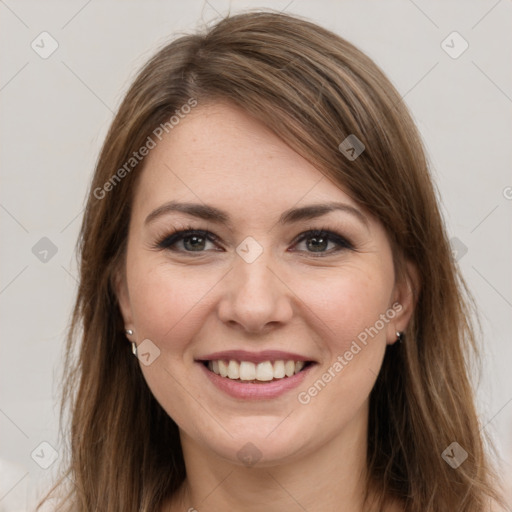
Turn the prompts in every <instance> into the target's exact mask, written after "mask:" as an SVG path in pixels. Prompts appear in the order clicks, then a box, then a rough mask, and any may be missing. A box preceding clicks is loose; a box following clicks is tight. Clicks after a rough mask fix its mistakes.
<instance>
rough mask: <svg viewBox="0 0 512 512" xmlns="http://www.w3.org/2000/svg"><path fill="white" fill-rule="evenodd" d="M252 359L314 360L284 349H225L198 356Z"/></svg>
mask: <svg viewBox="0 0 512 512" xmlns="http://www.w3.org/2000/svg"><path fill="white" fill-rule="evenodd" d="M221 359H222V360H224V361H231V360H235V361H250V362H252V363H263V362H264V361H279V360H283V361H313V362H314V360H313V359H312V358H310V357H305V356H301V355H300V354H294V353H292V352H283V351H282V350H263V351H262V352H248V351H247V350H224V351H222V352H212V353H211V354H207V355H205V356H201V357H198V358H197V359H196V361H218V360H221Z"/></svg>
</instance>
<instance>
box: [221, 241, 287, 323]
mask: <svg viewBox="0 0 512 512" xmlns="http://www.w3.org/2000/svg"><path fill="white" fill-rule="evenodd" d="M258 246H259V248H258V247H257V246H256V244H255V243H254V242H253V241H251V240H249V241H247V243H246V244H244V242H242V243H241V244H240V245H239V246H238V247H237V254H236V255H235V258H234V262H233V270H232V271H231V272H230V276H229V280H228V283H227V290H226V294H225V296H224V297H223V300H222V303H221V307H220V310H219V314H220V316H221V319H222V320H223V321H225V322H228V323H233V322H236V323H237V324H240V325H242V326H243V327H244V328H245V329H246V330H249V331H260V330H261V329H263V328H264V327H265V326H266V325H267V324H269V323H272V322H285V321H287V320H289V318H290V317H291V314H292V308H291V304H290V301H289V297H288V296H287V295H288V294H287V293H286V287H285V286H284V284H283V283H282V282H281V280H280V279H278V277H277V276H276V275H275V270H271V269H273V268H275V267H276V265H275V262H274V261H273V256H272V251H270V250H266V249H265V250H264V249H263V247H262V246H261V245H260V244H258ZM244 249H245V250H244Z"/></svg>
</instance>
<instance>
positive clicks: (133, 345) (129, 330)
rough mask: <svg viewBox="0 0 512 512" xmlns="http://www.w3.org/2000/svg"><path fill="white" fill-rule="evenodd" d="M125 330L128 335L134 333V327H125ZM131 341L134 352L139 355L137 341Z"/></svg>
mask: <svg viewBox="0 0 512 512" xmlns="http://www.w3.org/2000/svg"><path fill="white" fill-rule="evenodd" d="M124 332H125V334H126V335H127V336H132V335H133V329H125V331H124ZM130 343H131V344H132V354H133V355H135V356H136V355H137V343H135V342H134V341H131V342H130Z"/></svg>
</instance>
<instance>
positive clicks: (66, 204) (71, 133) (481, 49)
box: [0, 0, 512, 512]
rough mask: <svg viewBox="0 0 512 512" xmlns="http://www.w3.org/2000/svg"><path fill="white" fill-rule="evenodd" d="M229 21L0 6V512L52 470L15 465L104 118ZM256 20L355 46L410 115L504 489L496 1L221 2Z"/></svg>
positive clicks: (511, 149) (187, 13)
mask: <svg viewBox="0 0 512 512" xmlns="http://www.w3.org/2000/svg"><path fill="white" fill-rule="evenodd" d="M229 7H230V4H229V3H228V2H227V1H223V0H209V1H202V0H194V1H190V0H189V1H187V2H186V3H185V2H165V1H159V2H154V1H152V2H142V1H137V2H134V1H130V2H128V1H125V2H112V1H105V0H103V1H99V0H92V1H91V0H89V1H86V0H80V1H67V2H64V1H62V2H44V3H43V2H24V1H18V2H16V1H15V0H5V1H3V0H0V55H1V63H2V73H1V75H0V102H1V112H2V115H1V121H0V130H1V140H2V148H1V149H2V151H1V156H2V160H1V184H2V186H1V193H0V222H1V229H2V244H1V262H2V264H1V267H0V322H1V323H0V325H1V336H2V338H1V358H0V440H1V441H0V443H1V452H0V511H2V512H5V511H9V512H12V511H22V510H23V511H24V510H31V509H32V508H33V503H34V500H35V499H36V496H38V495H39V494H40V493H41V491H42V490H43V489H44V488H45V486H46V485H48V482H49V481H51V479H52V478H53V476H54V470H55V469H56V467H57V463H55V464H53V465H52V466H50V468H49V469H46V470H45V469H42V468H41V467H40V466H39V465H38V464H36V462H35V461H34V460H33V458H32V457H31V453H33V451H34V450H35V452H34V459H36V460H39V461H40V462H41V461H43V462H44V461H47V462H49V461H51V460H49V459H48V457H50V455H51V453H50V452H51V449H50V448H49V447H48V446H47V445H43V446H42V447H41V446H40V443H42V442H47V443H49V444H50V445H51V446H53V447H54V448H55V450H56V451H57V452H59V450H61V448H60V447H61V440H60V439H59V437H58V432H57V428H58V423H57V420H58V417H57V414H58V404H57V401H56V400H57V397H58V393H59V391H60V385H59V382H58V381H57V380H56V378H57V377H58V376H59V375H60V364H61V356H62V350H63V344H64V334H65V330H66V327H67V325H68V321H69V314H70V311H71V307H72V303H73V300H74V295H75V291H76V280H75V276H76V265H75V256H74V252H73V251H74V244H75V241H76V238H77V234H78V229H79V226H80V220H81V213H82V209H83V204H84V197H85V193H86V190H87V186H88V182H89V179H90V177H91V174H92V172H93V168H94V164H95V161H96V158H97V155H98V152H99V148H100V145H101V143H102V141H103V138H104V136H105V134H106V131H107V129H108V125H109V123H110V121H111V119H112V116H113V112H114V111H115V110H116V108H117V106H118V105H119V102H120V100H121V98H122V96H123V93H124V92H125V91H126V89H127V87H128V85H129V83H130V81H131V80H132V79H133V77H134V76H135V73H136V70H137V69H138V68H139V67H140V66H141V65H142V64H143V63H144V62H145V60H146V59H147V58H148V57H149V56H150V55H151V54H152V53H153V52H154V50H155V49H156V48H157V47H159V46H160V45H161V44H163V43H164V42H165V41H167V40H169V39H171V38H172V37H173V36H174V35H176V33H177V32H179V31H193V30H194V29H195V28H196V27H197V26H198V24H200V23H205V22H210V21H212V20H214V19H215V18H217V17H218V16H219V14H226V13H227V11H228V10H229ZM256 7H271V8H274V9H278V10H281V9H284V10H285V11H286V12H290V13H295V14H299V15H302V16H306V17H308V18H310V19H311V20H313V21H316V22H318V23H320V24H321V25H323V26H324V27H326V28H328V29H331V30H333V31H335V32H337V33H339V34H340V35H342V36H343V37H345V38H346V39H348V40H349V41H351V42H353V43H355V44H356V45H357V46H359V47H360V48H361V49H362V50H363V51H365V52H366V53H368V54H369V55H370V56H371V57H372V58H373V59H374V60H375V61H376V62H377V64H378V65H380V66H381V67H382V68H383V70H384V71H385V72H386V73H387V75H388V76H389V77H390V79H391V80H392V81H393V83H394V84H395V85H396V87H397V89H398V90H399V91H400V93H401V94H402V95H403V96H404V98H405V102H406V103H407V105H408V106H409V107H410V109H411V111H412V113H413V116H414V118H415V120H416V122H417V124H418V126H419V128H420V131H421V133H422V136H423V138H424V141H425V145H426V148H427V151H428V152H429V155H430V160H431V164H432V172H433V174H434V177H435V180H436V183H437V185H438V187H439V191H440V193H441V196H442V201H443V204H442V208H443V214H444V215H445V218H446V223H447V227H448V231H449V233H450V236H451V237H456V238H457V239H458V240H459V242H456V243H457V244H458V246H459V248H462V249H464V247H466V248H467V253H465V254H464V255H463V256H462V257H461V258H460V259H459V264H460V267H461V269H462V271H463V274H464V276H465V277H466V278H467V281H468V283H469V285H470V287H471V289H472V291H473V293H474V295H475V297H476V299H477V302H478V304H479V306H480V311H481V318H482V322H483V327H484V334H485V347H486V348H485V352H484V358H485V360H484V362H485V368H484V372H483V376H482V379H481V381H480V384H479V386H478V397H479V409H480V411H481V422H482V428H483V429H485V430H486V431H487V432H488V433H489V434H490V435H491V437H492V438H493V439H494V441H495V443H496V446H497V451H498V454H499V456H500V457H501V458H502V459H503V469H502V474H503V475H506V476H507V479H508V481H510V480H512V403H511V402H512V385H511V384H512V372H511V369H510V363H511V362H512V343H511V339H510V327H511V325H510V324H511V323H510V319H511V316H512V315H511V313H512V287H511V283H512V279H511V277H512V276H511V273H512V272H511V265H510V262H511V261H512V258H511V256H512V243H511V232H512V231H511V218H512V216H511V210H512V176H511V173H510V168H511V153H512V144H511V134H512V118H511V115H510V114H511V104H512V99H511V98H512V70H511V66H510V63H511V62H512V55H511V53H512V52H511V49H512V42H511V38H510V26H511V25H510V22H511V18H512V5H511V2H510V0H499V1H496V0H490V1H467V0H466V1H462V0H460V1H458V2H426V1H420V0H415V1H414V2H413V1H411V0H396V1H387V0H386V1H382V0H379V1H365V2H358V1H344V0H342V1H340V0H338V1H327V0H324V1H315V2H312V1H307V0H294V1H291V2H290V1H289V0H284V1H276V2H270V1H267V2H254V1H252V2H251V1H244V2H232V3H231V12H238V11H240V10H245V9H247V8H256ZM43 31H47V32H48V33H50V34H51V36H52V37H53V38H54V39H55V40H56V41H57V42H58V48H57V50H56V51H55V52H54V53H53V54H52V55H51V56H49V57H48V58H46V59H43V58H41V57H40V55H39V54H38V53H36V52H35V51H34V50H33V49H32V48H31V43H32V41H34V40H35V43H34V44H38V45H39V47H42V46H43V45H44V48H45V51H47V50H48V49H49V48H50V46H49V45H50V41H49V39H46V40H45V42H43V43H42V42H41V37H38V36H39V34H40V33H41V32H43ZM453 31H457V32H458V33H459V34H460V35H461V36H462V37H463V38H464V40H465V41H467V43H468V44H469V47H468V49H467V50H466V51H465V52H464V53H462V54H461V55H460V56H459V57H458V58H452V57H451V56H450V55H448V53H446V51H445V50H444V49H443V46H442V42H443V41H444V40H445V39H446V38H447V36H449V35H450V34H451V33H452V32H453ZM454 37H455V39H454ZM457 37H458V36H450V38H448V39H447V41H446V42H445V43H444V46H445V48H446V46H448V47H450V46H451V47H453V48H452V49H451V50H449V51H451V52H452V53H453V52H458V51H460V49H461V48H462V46H461V44H463V42H462V41H461V40H457ZM40 51H43V48H40ZM507 187H508V188H507ZM42 237H47V238H49V239H50V240H51V241H52V243H53V244H55V246H56V247H57V249H58V252H57V253H56V254H55V255H54V256H53V257H51V258H49V256H48V261H47V262H46V263H45V262H42V261H40V260H39V259H38V258H37V257H36V255H35V254H34V253H33V252H32V248H33V246H34V245H35V244H36V243H37V242H38V241H39V240H40V239H41V238H42ZM463 252H464V250H463V251H462V252H461V251H459V256H460V255H461V254H463ZM40 256H43V255H42V254H41V255H40ZM59 453H60V452H59ZM38 455H39V457H38Z"/></svg>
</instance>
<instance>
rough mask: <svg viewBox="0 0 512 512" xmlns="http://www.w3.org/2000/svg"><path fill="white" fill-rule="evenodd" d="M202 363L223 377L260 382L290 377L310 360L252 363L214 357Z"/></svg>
mask: <svg viewBox="0 0 512 512" xmlns="http://www.w3.org/2000/svg"><path fill="white" fill-rule="evenodd" d="M203 364H205V366H206V367H207V368H208V370H210V372H213V373H215V374H217V375H220V376H221V377H224V378H228V379H231V380H234V381H240V382H246V383H262V382H272V381H275V380H280V379H286V378H289V377H292V376H293V375H295V374H297V373H299V372H301V371H302V370H303V369H304V368H305V367H306V366H308V365H310V364H312V362H311V361H294V360H292V359H290V360H283V359H279V360H276V361H263V362H260V363H253V362H252V361H237V360H234V359H231V360H223V359H218V360H217V359H216V360H213V361H212V360H210V361H204V363H203Z"/></svg>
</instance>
